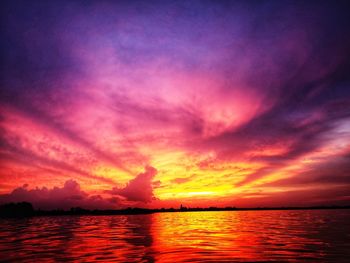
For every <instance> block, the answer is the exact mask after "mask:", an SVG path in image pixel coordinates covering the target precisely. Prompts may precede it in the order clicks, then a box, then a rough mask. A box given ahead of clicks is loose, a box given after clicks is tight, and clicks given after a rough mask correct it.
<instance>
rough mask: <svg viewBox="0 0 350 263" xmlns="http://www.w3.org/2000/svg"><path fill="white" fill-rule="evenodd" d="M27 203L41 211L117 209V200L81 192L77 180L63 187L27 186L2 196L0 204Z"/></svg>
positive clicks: (67, 182)
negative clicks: (74, 208)
mask: <svg viewBox="0 0 350 263" xmlns="http://www.w3.org/2000/svg"><path fill="white" fill-rule="evenodd" d="M22 201H27V202H30V203H32V204H33V206H34V207H35V208H37V209H38V208H40V209H47V210H50V209H57V208H59V209H69V208H71V207H83V208H88V209H95V208H99V209H107V208H113V207H114V208H115V207H116V204H117V203H118V202H116V200H115V199H111V200H107V199H104V198H103V197H102V196H100V195H89V194H87V193H86V192H84V191H83V190H81V188H80V185H79V183H78V182H76V181H75V180H72V179H70V180H67V181H66V182H65V183H64V185H63V186H62V187H57V186H55V187H53V188H51V189H50V188H47V187H42V188H38V187H37V188H35V189H29V186H28V185H27V184H25V185H23V186H21V187H18V188H16V189H14V190H13V191H12V192H11V193H9V194H4V195H0V203H9V202H22Z"/></svg>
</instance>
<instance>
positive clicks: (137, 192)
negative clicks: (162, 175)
mask: <svg viewBox="0 0 350 263" xmlns="http://www.w3.org/2000/svg"><path fill="white" fill-rule="evenodd" d="M156 174H157V170H156V169H155V168H153V167H150V166H147V167H146V168H145V172H144V173H140V174H138V175H137V176H136V177H135V178H134V179H132V180H130V182H128V184H127V185H126V186H125V187H124V188H121V189H119V188H117V187H114V188H113V189H112V191H108V192H109V193H111V194H114V195H119V196H122V197H124V198H126V200H128V201H137V202H143V203H148V202H151V201H152V200H153V199H154V198H155V197H154V195H153V185H152V179H153V178H154V176H155V175H156Z"/></svg>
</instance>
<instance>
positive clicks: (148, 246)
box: [0, 210, 350, 262]
mask: <svg viewBox="0 0 350 263" xmlns="http://www.w3.org/2000/svg"><path fill="white" fill-rule="evenodd" d="M349 219H350V210H318V211H311V210H310V211H308V210H304V211H244V212H243V211H240V212H186V213H157V214H149V215H125V216H124V215H121V216H57V217H35V218H28V219H15V220H14V219H12V220H1V225H0V254H1V255H2V256H1V259H0V261H4V262H12V261H21V262H33V261H39V262H43V261H44V262H54V261H79V262H81V261H83V262H93V261H102V262H232V261H267V260H274V261H290V260H296V261H300V260H311V261H336V262H342V261H343V262H346V261H347V259H348V257H349V256H350V231H349V230H350V220H349Z"/></svg>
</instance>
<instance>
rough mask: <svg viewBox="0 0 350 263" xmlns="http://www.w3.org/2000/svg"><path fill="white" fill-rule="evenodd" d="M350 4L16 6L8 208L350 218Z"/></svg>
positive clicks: (7, 6)
mask: <svg viewBox="0 0 350 263" xmlns="http://www.w3.org/2000/svg"><path fill="white" fill-rule="evenodd" d="M349 11H350V9H349V6H348V4H347V1H343V2H341V1H338V2H337V1H1V11H0V12H1V28H0V30H1V33H0V34H1V42H0V50H1V62H0V66H1V86H0V89H1V91H0V203H6V202H11V201H30V202H32V203H33V205H34V206H35V207H36V208H44V209H53V208H70V207H72V206H81V207H86V208H123V207H128V206H138V207H157V208H158V207H178V206H179V205H180V204H183V205H186V206H190V207H197V206H238V207H255V206H282V205H286V206H287V205H298V206H309V205H320V204H322V205H330V204H335V205H346V204H350V32H349V28H350V19H349Z"/></svg>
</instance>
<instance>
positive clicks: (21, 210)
mask: <svg viewBox="0 0 350 263" xmlns="http://www.w3.org/2000/svg"><path fill="white" fill-rule="evenodd" d="M329 209H332V210H334V209H350V205H348V206H308V207H254V208H238V207H224V208H222V207H206V208H187V207H182V206H181V207H180V208H179V209H175V208H160V209H147V208H137V207H136V208H127V209H120V210H88V209H84V208H80V207H74V208H71V209H70V210H34V209H33V206H32V204H30V203H27V202H22V203H10V204H4V205H1V206H0V217H14V218H15V217H30V216H73V215H93V216H98V215H101V216H102V215H141V214H154V213H177V212H210V211H273V210H329Z"/></svg>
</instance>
